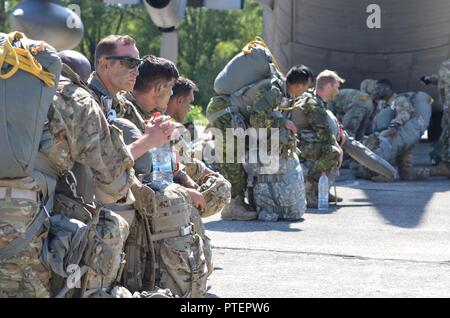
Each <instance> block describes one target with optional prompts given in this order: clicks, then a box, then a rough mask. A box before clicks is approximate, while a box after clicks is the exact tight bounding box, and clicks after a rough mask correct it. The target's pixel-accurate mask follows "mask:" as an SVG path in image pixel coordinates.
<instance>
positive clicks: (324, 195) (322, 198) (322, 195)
mask: <svg viewBox="0 0 450 318" xmlns="http://www.w3.org/2000/svg"><path fill="white" fill-rule="evenodd" d="M328 190H329V188H328V177H327V174H326V173H325V172H322V176H321V177H320V179H319V200H318V201H319V202H318V209H319V211H328Z"/></svg>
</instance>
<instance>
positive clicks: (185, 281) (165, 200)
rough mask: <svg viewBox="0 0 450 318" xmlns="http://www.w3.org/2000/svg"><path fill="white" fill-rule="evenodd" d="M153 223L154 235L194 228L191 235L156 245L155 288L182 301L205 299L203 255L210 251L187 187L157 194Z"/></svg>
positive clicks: (204, 260)
mask: <svg viewBox="0 0 450 318" xmlns="http://www.w3.org/2000/svg"><path fill="white" fill-rule="evenodd" d="M152 223H153V224H152V231H153V233H154V234H155V235H158V233H168V232H173V231H174V230H175V231H177V230H179V228H180V226H186V225H189V224H191V223H193V224H194V227H193V233H191V234H187V235H184V236H176V237H170V238H165V239H161V240H158V241H155V252H156V262H157V263H158V265H157V273H156V284H157V286H159V287H161V288H168V289H170V290H171V291H172V292H173V293H174V294H175V295H178V296H180V297H188V298H198V297H204V296H205V294H206V287H207V278H208V270H209V268H208V263H207V257H206V256H205V254H204V253H205V250H206V251H207V253H208V251H210V250H208V248H206V249H205V247H204V243H203V236H204V227H203V223H202V220H201V218H200V215H199V213H198V211H196V210H195V209H194V208H193V206H192V202H191V199H190V197H189V194H188V193H187V192H186V191H185V189H184V187H182V186H180V185H178V184H172V185H170V186H168V187H167V188H166V189H164V192H160V191H159V192H157V193H156V211H155V213H154V215H153V218H152ZM208 243H209V241H208ZM209 261H210V258H209Z"/></svg>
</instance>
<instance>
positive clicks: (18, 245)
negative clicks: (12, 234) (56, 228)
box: [0, 199, 51, 262]
mask: <svg viewBox="0 0 450 318" xmlns="http://www.w3.org/2000/svg"><path fill="white" fill-rule="evenodd" d="M50 201H51V200H48V199H47V200H46V202H45V203H44V204H42V205H41V207H40V210H39V212H38V213H37V214H36V215H35V217H34V218H33V220H32V222H31V224H30V226H29V227H28V228H27V230H26V231H25V233H23V235H22V236H20V237H18V238H16V239H15V240H14V241H12V242H10V243H9V244H8V245H7V246H6V247H4V248H2V249H0V262H2V261H4V260H7V259H8V258H11V257H13V256H14V255H17V254H18V253H20V252H21V251H22V250H24V249H25V248H26V247H27V246H28V245H29V244H30V242H31V240H32V239H33V238H34V237H35V236H36V235H37V234H38V233H39V232H40V231H41V230H42V227H43V225H44V222H45V220H46V219H47V218H49V217H50V215H49V213H48V207H49V205H50V204H51V202H50Z"/></svg>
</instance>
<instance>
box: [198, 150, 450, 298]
mask: <svg viewBox="0 0 450 318" xmlns="http://www.w3.org/2000/svg"><path fill="white" fill-rule="evenodd" d="M429 151H430V144H428V143H421V144H420V145H418V147H416V149H415V158H414V159H415V163H416V164H417V165H421V166H426V165H429V158H428V152H429ZM337 185H338V187H337V191H338V195H340V196H342V197H343V198H344V201H343V202H342V203H339V204H338V206H337V208H336V207H334V206H331V207H332V209H331V210H330V211H329V212H327V213H320V212H318V211H314V210H308V211H307V213H306V214H305V215H304V221H302V222H296V223H288V222H276V223H265V222H258V221H250V222H239V221H222V220H221V219H220V215H215V216H212V217H210V218H207V219H205V220H204V221H205V225H206V228H207V235H208V236H209V237H210V238H211V241H212V244H213V246H214V249H213V257H214V265H215V272H214V273H213V274H212V276H211V278H210V285H211V289H210V291H209V294H208V297H238V298H239V297H257V298H258V297H450V180H448V179H447V178H432V179H430V180H426V181H421V182H401V181H398V182H393V183H374V182H370V181H365V180H355V179H354V178H353V177H352V176H351V174H350V172H349V171H348V170H342V171H341V176H340V177H339V179H338V182H337Z"/></svg>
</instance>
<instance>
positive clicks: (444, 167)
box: [430, 161, 450, 179]
mask: <svg viewBox="0 0 450 318" xmlns="http://www.w3.org/2000/svg"><path fill="white" fill-rule="evenodd" d="M430 176H432V177H447V178H449V179H450V164H449V163H448V162H445V161H441V162H439V164H438V165H437V166H434V167H432V168H431V169H430Z"/></svg>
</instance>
